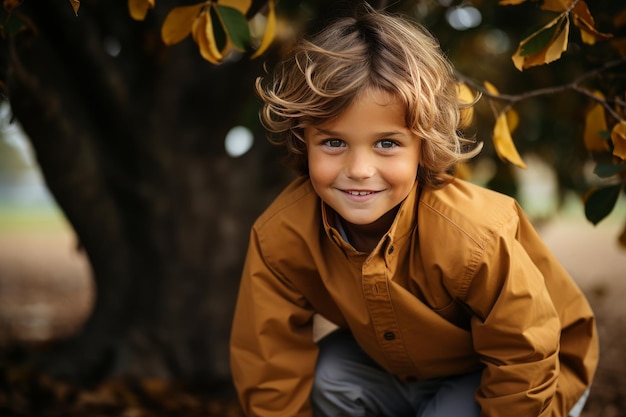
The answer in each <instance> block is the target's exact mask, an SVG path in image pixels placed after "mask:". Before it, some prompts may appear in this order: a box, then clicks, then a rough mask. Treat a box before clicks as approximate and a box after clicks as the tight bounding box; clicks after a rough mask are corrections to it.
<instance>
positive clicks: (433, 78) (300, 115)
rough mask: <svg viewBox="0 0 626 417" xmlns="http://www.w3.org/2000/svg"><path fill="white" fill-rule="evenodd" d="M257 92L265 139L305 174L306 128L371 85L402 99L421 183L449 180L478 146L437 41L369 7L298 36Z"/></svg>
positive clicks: (410, 24)
mask: <svg viewBox="0 0 626 417" xmlns="http://www.w3.org/2000/svg"><path fill="white" fill-rule="evenodd" d="M256 89H257V92H258V94H259V96H260V97H261V99H262V100H263V102H264V105H263V108H262V109H261V112H260V118H261V123H262V124H263V126H264V127H265V129H266V130H267V131H268V136H269V139H270V141H272V142H273V143H276V144H280V145H285V146H286V147H287V149H288V151H289V153H290V155H291V156H292V157H293V158H294V161H293V162H294V165H295V168H296V170H298V171H299V173H301V174H305V175H306V174H308V164H307V155H306V147H305V144H304V139H303V129H304V128H305V127H311V126H317V125H319V124H321V123H323V122H325V121H327V120H329V119H332V118H334V117H337V116H338V115H339V114H340V113H341V112H343V111H344V110H345V109H347V108H348V106H349V105H350V104H351V103H352V102H353V100H354V99H355V98H356V97H358V96H359V95H360V94H361V93H363V92H364V91H366V90H369V89H380V90H382V91H386V92H389V93H391V94H393V95H394V96H396V97H397V98H398V99H399V100H400V102H401V103H403V105H404V107H405V109H406V110H405V115H406V116H405V117H406V124H407V127H408V128H409V129H410V130H411V131H412V132H413V133H414V134H415V135H416V137H417V138H419V140H421V141H422V146H421V155H420V166H419V169H418V172H417V173H416V175H417V176H418V178H419V181H420V183H421V185H422V186H429V187H440V186H442V185H443V184H446V183H448V182H449V181H451V179H452V178H453V176H452V173H453V170H454V166H455V165H456V163H457V162H459V161H461V160H465V159H469V158H471V157H473V156H475V155H476V154H477V153H478V152H479V151H480V146H477V147H475V148H474V149H468V145H470V144H473V143H474V141H472V140H468V139H466V138H464V137H463V136H462V134H461V133H460V126H459V124H460V112H461V110H462V109H463V108H466V107H468V106H471V105H473V104H474V103H464V102H461V101H460V100H459V98H458V94H457V83H456V80H455V78H454V72H453V69H452V65H451V64H450V62H449V61H448V60H447V59H446V57H445V56H444V55H443V53H442V52H441V50H440V47H439V43H438V42H437V41H436V40H435V39H434V38H433V36H432V35H431V34H430V33H429V32H428V31H427V30H426V29H424V28H423V27H422V26H420V25H418V24H416V23H414V22H411V21H409V20H407V19H405V18H402V17H399V16H392V15H390V14H386V13H382V12H376V11H374V10H372V9H371V8H368V7H366V8H365V9H364V12H362V13H360V14H359V15H357V16H356V17H346V18H342V19H339V20H337V21H336V22H334V23H332V24H331V25H329V26H328V27H326V28H325V29H324V30H322V31H321V32H319V33H317V34H315V35H314V36H313V37H312V38H309V39H307V38H303V39H301V40H300V41H299V42H298V43H297V44H296V45H295V47H294V48H293V49H292V50H291V51H290V53H289V54H288V56H287V57H286V59H284V60H283V61H282V62H279V63H278V65H277V67H276V69H275V71H274V74H273V77H271V78H270V79H264V78H262V77H259V78H258V79H257V82H256Z"/></svg>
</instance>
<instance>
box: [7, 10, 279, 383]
mask: <svg viewBox="0 0 626 417" xmlns="http://www.w3.org/2000/svg"><path fill="white" fill-rule="evenodd" d="M122 3H123V2H122ZM23 7H24V9H25V10H24V12H26V13H27V14H28V16H29V17H30V19H32V22H33V24H34V27H35V28H36V29H37V33H36V34H34V35H32V36H31V34H30V33H29V34H22V35H21V36H20V37H19V38H17V39H16V40H15V42H13V43H12V44H11V45H10V47H9V59H10V61H9V74H8V93H9V98H10V101H11V106H12V110H13V112H14V115H15V117H16V118H17V119H18V120H19V121H20V122H21V124H22V126H23V128H24V130H25V132H26V133H27V135H28V137H29V138H30V140H31V142H32V144H33V148H34V149H35V152H36V155H37V160H38V162H39V164H40V166H41V169H42V172H43V174H44V177H45V180H46V182H47V186H48V187H49V189H50V191H51V193H52V194H53V196H54V197H55V199H56V201H57V202H58V204H59V206H60V207H61V208H62V210H63V212H64V213H65V215H66V216H67V218H68V219H69V221H70V223H71V224H72V226H73V228H74V230H75V232H76V234H77V237H78V239H79V241H80V246H81V247H82V248H84V250H85V252H86V254H87V255H88V258H89V261H90V263H91V266H92V268H93V273H94V279H95V287H96V304H95V309H94V311H93V314H92V315H91V317H90V318H89V320H88V321H87V323H86V324H85V326H84V328H83V330H82V331H81V332H80V333H79V334H78V335H76V337H75V338H73V339H71V340H67V341H65V342H64V343H61V344H58V345H57V346H56V347H55V349H53V350H52V351H49V352H46V353H45V354H44V356H43V358H42V361H41V363H42V364H43V366H45V367H46V368H47V369H49V370H52V371H54V372H55V373H57V374H60V375H63V376H66V377H70V378H75V379H82V380H85V379H86V380H93V379H99V378H102V377H104V376H106V375H107V374H110V373H113V372H120V373H127V374H135V375H142V376H145V375H156V376H165V377H185V378H187V379H189V378H191V379H194V378H196V379H199V380H203V381H206V380H219V379H225V378H227V377H228V375H229V371H228V364H227V358H228V355H227V343H228V337H229V332H230V319H231V315H232V309H233V306H234V298H235V294H236V290H237V286H238V282H239V274H240V271H241V266H242V262H243V256H244V254H245V247H246V245H247V237H248V232H249V227H250V225H251V223H252V221H253V219H254V217H255V216H256V215H258V213H259V212H260V211H261V210H262V208H263V207H264V206H265V205H266V204H267V203H268V201H269V198H270V197H271V196H272V195H273V194H275V193H276V192H277V190H278V188H277V187H279V186H280V185H281V184H284V183H285V181H286V173H285V171H283V170H281V169H280V168H273V167H275V164H272V163H270V162H268V161H272V160H275V159H276V155H275V152H276V151H275V150H273V149H272V148H270V147H269V145H267V144H266V141H264V140H263V134H262V133H260V132H259V131H258V128H257V132H256V133H257V138H256V139H257V140H256V142H255V146H254V147H253V148H252V150H251V151H250V152H249V153H248V154H246V155H245V156H243V157H241V158H237V159H233V158H231V157H229V156H228V155H227V154H226V153H225V151H224V146H223V140H224V137H225V134H226V132H227V131H228V129H229V128H231V127H233V126H235V125H236V124H241V123H243V124H247V125H251V126H258V125H257V124H256V111H255V110H254V109H255V107H256V103H255V101H254V97H253V88H252V86H253V81H254V78H255V76H256V75H257V74H258V73H259V72H260V63H258V62H256V61H253V62H251V61H249V59H248V58H246V57H243V58H241V59H239V60H236V61H233V62H230V63H226V64H223V65H220V66H212V65H210V64H209V63H207V62H205V61H203V60H202V59H201V58H200V56H199V54H198V52H197V50H196V49H195V44H193V43H192V42H191V41H190V40H188V41H187V42H184V43H182V44H180V45H177V46H175V47H171V48H168V49H166V48H164V47H163V46H162V45H161V44H160V41H159V37H158V36H159V30H160V28H159V22H158V21H157V19H156V18H149V19H148V20H147V21H146V22H134V21H132V20H131V19H130V17H128V13H127V11H126V10H125V9H124V8H125V4H121V5H120V4H118V5H110V4H108V2H91V3H86V2H83V4H82V5H81V9H80V17H78V18H77V17H75V16H74V15H73V12H72V9H71V7H69V5H67V4H66V3H64V2H30V1H29V2H25V4H24V5H23ZM159 13H160V10H157V11H156V13H155V14H156V15H157V16H158V15H159ZM124 19H125V20H124ZM107 42H113V43H115V42H118V43H119V45H121V51H120V53H119V55H116V56H111V55H107V53H106V51H105V46H104V45H105V44H106V43H107ZM246 108H250V109H252V110H251V111H248V112H244V113H243V115H242V109H246ZM246 117H247V118H246Z"/></svg>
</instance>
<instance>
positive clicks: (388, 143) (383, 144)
mask: <svg viewBox="0 0 626 417" xmlns="http://www.w3.org/2000/svg"><path fill="white" fill-rule="evenodd" d="M395 146H398V144H397V143H396V142H395V141H393V140H390V139H383V140H379V141H378V142H377V143H376V147H377V148H384V149H390V148H393V147H395Z"/></svg>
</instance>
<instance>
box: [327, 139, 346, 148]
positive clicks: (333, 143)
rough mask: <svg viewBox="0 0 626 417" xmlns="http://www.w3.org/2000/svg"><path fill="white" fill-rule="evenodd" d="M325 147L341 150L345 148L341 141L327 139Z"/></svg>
mask: <svg viewBox="0 0 626 417" xmlns="http://www.w3.org/2000/svg"><path fill="white" fill-rule="evenodd" d="M324 145H325V146H328V147H330V148H340V147H342V146H345V145H344V143H343V141H342V140H341V139H327V140H325V141H324Z"/></svg>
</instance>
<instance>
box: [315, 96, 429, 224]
mask: <svg viewBox="0 0 626 417" xmlns="http://www.w3.org/2000/svg"><path fill="white" fill-rule="evenodd" d="M404 112H405V110H404V107H403V106H402V105H401V103H400V102H399V101H398V100H397V99H395V97H394V96H392V95H390V94H388V93H386V92H383V91H379V90H368V91H366V92H365V93H364V94H362V95H361V96H360V97H357V99H356V100H355V101H354V102H353V103H352V104H351V106H350V107H348V108H347V109H346V110H345V111H344V112H343V113H341V114H340V115H339V117H337V118H336V119H332V120H329V121H327V122H325V123H322V124H321V125H318V126H314V127H309V128H305V129H304V139H305V142H306V146H307V153H308V162H309V176H310V178H311V182H312V184H313V188H314V189H315V191H316V192H317V194H318V195H319V196H320V198H321V199H322V200H323V201H324V202H325V203H326V204H328V205H329V206H330V207H332V208H333V209H334V210H335V211H336V212H337V213H338V214H339V215H340V216H341V217H342V218H343V219H344V220H345V221H346V222H348V223H350V224H354V225H369V224H372V223H374V222H375V221H376V220H378V219H380V218H381V217H382V216H383V215H384V214H385V213H387V212H389V211H390V210H391V209H393V208H394V207H396V206H397V205H398V204H399V203H400V202H402V201H403V200H404V199H405V198H406V196H407V195H408V194H409V192H410V191H411V188H412V187H413V184H414V183H415V179H416V176H417V167H418V163H419V155H420V141H419V139H418V138H417V137H415V136H414V135H413V134H412V133H411V131H410V130H409V129H408V128H407V127H406V123H405V114H404Z"/></svg>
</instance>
